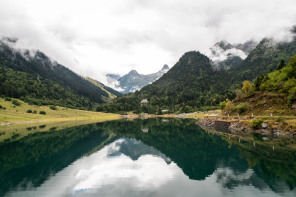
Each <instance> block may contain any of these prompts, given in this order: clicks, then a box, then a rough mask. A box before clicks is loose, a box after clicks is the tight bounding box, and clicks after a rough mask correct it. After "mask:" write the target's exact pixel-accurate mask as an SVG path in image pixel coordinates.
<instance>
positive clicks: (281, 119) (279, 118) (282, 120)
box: [275, 117, 285, 122]
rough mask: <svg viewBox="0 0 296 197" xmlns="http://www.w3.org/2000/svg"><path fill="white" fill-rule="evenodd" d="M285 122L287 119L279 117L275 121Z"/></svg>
mask: <svg viewBox="0 0 296 197" xmlns="http://www.w3.org/2000/svg"><path fill="white" fill-rule="evenodd" d="M284 121H285V118H283V117H277V118H276V119H275V122H284Z"/></svg>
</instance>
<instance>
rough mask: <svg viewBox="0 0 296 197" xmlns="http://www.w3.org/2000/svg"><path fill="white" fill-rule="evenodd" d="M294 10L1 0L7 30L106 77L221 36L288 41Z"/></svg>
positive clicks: (266, 0) (108, 0)
mask: <svg viewBox="0 0 296 197" xmlns="http://www.w3.org/2000/svg"><path fill="white" fill-rule="evenodd" d="M295 10H296V3H295V0H285V1H284V2H283V1H281V0H260V1H258V0H244V1H243V0H241V1H236V0H224V1H221V0H204V1H192V0H157V1H156V0H141V1H138V0H100V1H96V0H87V1H82V0H72V1H70V0H63V1H58V0H51V1H49V0H43V1H38V0H22V1H20V0H0V18H1V21H0V34H2V35H5V36H11V37H18V38H20V39H22V40H25V42H27V43H30V46H32V47H34V48H36V49H40V50H42V51H44V52H45V53H46V54H48V55H49V56H51V57H52V58H53V59H56V60H57V61H59V62H60V63H62V64H64V65H65V66H67V67H69V68H71V69H73V70H74V71H76V72H79V73H81V74H84V75H89V76H91V77H94V78H96V79H99V80H100V79H101V80H102V77H103V75H105V74H106V73H119V74H125V73H127V72H128V71H129V70H131V69H137V70H138V71H139V72H140V73H144V74H145V73H152V72H156V71H157V70H159V69H161V67H162V66H163V64H168V65H169V66H173V65H174V64H175V63H176V61H177V60H178V59H179V58H180V56H181V55H182V54H183V53H184V52H186V51H190V50H204V49H207V48H209V47H211V46H212V45H213V44H214V43H216V42H217V41H220V40H222V39H226V40H228V41H229V42H230V43H239V42H244V41H246V40H249V39H251V38H253V39H255V40H257V41H258V40H260V39H262V38H263V37H265V36H273V37H276V38H277V39H279V40H287V39H288V34H287V30H288V28H290V27H291V26H292V25H294V24H295V21H296V12H295ZM75 59H76V60H77V61H78V62H79V64H77V62H76V61H75Z"/></svg>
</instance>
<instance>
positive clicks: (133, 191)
mask: <svg viewBox="0 0 296 197" xmlns="http://www.w3.org/2000/svg"><path fill="white" fill-rule="evenodd" d="M194 123H195V121H194V120H182V119H162V118H155V119H145V120H140V119H136V120H117V121H110V122H102V123H96V124H89V125H83V126H76V127H72V128H66V129H63V130H60V131H56V130H55V129H54V127H52V128H48V130H49V131H48V132H38V127H37V129H36V131H34V132H30V134H28V135H26V136H23V137H21V138H18V139H13V136H12V138H11V139H10V140H5V141H3V142H1V143H0V196H22V197H25V196H30V197H34V196H36V197H37V196H38V197H40V196H50V197H52V196H100V197H101V196H112V197H116V196H128V197H132V196H182V197H183V196H202V197H208V196H215V197H216V196H240V197H244V196H248V197H249V196H256V197H259V196H268V197H270V196H296V154H295V153H296V151H293V150H286V149H284V148H276V149H274V150H273V148H272V146H267V145H259V144H258V145H256V146H254V144H253V143H252V142H246V141H243V140H241V141H238V140H235V139H228V137H222V136H218V135H214V134H212V133H208V132H206V131H204V130H202V129H201V128H200V127H198V126H197V125H195V124H194ZM44 127H46V125H43V128H44Z"/></svg>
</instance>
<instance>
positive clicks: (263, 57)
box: [97, 39, 296, 114]
mask: <svg viewBox="0 0 296 197" xmlns="http://www.w3.org/2000/svg"><path fill="white" fill-rule="evenodd" d="M295 54H296V39H294V40H293V41H292V42H282V43H277V42H275V41H273V40H271V39H263V40H262V41H261V42H260V43H259V44H258V46H257V47H256V48H255V49H254V50H253V51H251V53H250V54H249V55H248V56H247V58H246V59H245V60H244V61H243V62H242V63H241V64H240V65H237V66H235V67H233V68H232V69H229V70H224V69H220V70H219V69H218V70H217V69H215V66H214V65H213V62H211V61H210V59H209V58H207V57H206V56H204V55H202V54H201V53H199V52H194V51H193V52H188V53H185V54H184V55H183V56H182V57H181V58H180V60H179V61H178V62H177V63H176V64H175V65H174V66H173V67H172V68H171V69H170V70H169V71H168V72H167V73H166V74H164V75H163V76H162V77H161V78H160V79H158V80H157V81H155V82H154V83H152V84H150V85H148V86H146V87H144V88H142V89H141V90H140V91H136V92H135V93H134V94H130V95H125V96H122V97H119V98H118V99H115V100H114V101H112V102H110V103H108V104H106V105H101V106H99V107H98V108H97V110H99V111H109V112H124V111H134V112H136V113H140V112H145V113H156V114H161V113H162V112H163V110H164V111H165V112H167V113H176V112H177V113H182V112H191V111H195V110H200V109H205V106H212V107H214V106H217V105H218V104H219V103H220V102H222V101H225V99H226V98H228V99H234V98H235V95H236V94H235V91H236V89H241V84H242V82H243V81H244V80H250V81H254V80H255V78H256V77H257V76H258V75H259V74H262V75H264V74H267V73H269V72H270V71H272V70H275V69H277V68H278V64H279V62H281V61H282V64H284V62H288V60H289V59H290V58H291V57H292V56H293V55H295ZM213 68H214V69H213ZM278 72H279V71H278ZM276 75H278V73H277V74H276ZM280 76H282V75H280ZM281 83H282V82H281ZM275 84H276V83H275ZM285 84H286V85H287V83H285ZM288 84H290V81H289V82H288ZM263 87H264V86H263ZM261 88H262V87H261ZM142 99H148V101H149V103H148V104H145V105H141V104H140V102H141V100H142ZM208 109H209V108H208Z"/></svg>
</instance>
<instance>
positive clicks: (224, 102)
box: [220, 101, 226, 110]
mask: <svg viewBox="0 0 296 197" xmlns="http://www.w3.org/2000/svg"><path fill="white" fill-rule="evenodd" d="M225 107H226V101H223V102H221V103H220V109H221V110H224V109H225Z"/></svg>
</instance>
